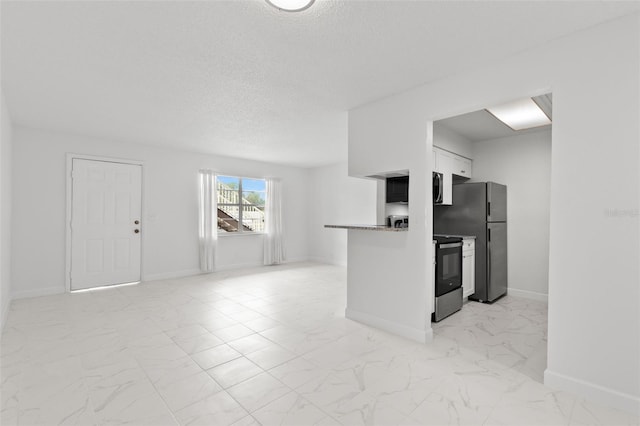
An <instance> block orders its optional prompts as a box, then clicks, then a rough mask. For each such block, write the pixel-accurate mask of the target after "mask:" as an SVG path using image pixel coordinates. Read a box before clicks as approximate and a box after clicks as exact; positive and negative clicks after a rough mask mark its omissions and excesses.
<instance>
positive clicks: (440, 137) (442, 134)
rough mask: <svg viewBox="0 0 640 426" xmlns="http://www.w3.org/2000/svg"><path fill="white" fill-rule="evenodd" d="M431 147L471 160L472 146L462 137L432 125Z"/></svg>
mask: <svg viewBox="0 0 640 426" xmlns="http://www.w3.org/2000/svg"><path fill="white" fill-rule="evenodd" d="M433 145H434V146H437V147H438V148H442V149H444V150H447V151H449V152H453V153H455V154H458V155H461V156H463V157H467V158H471V159H473V144H472V143H471V141H470V140H469V139H467V138H465V137H464V136H462V135H460V134H458V133H456V132H453V131H451V130H449V129H447V128H446V127H444V126H442V125H439V124H438V122H437V121H436V122H434V123H433Z"/></svg>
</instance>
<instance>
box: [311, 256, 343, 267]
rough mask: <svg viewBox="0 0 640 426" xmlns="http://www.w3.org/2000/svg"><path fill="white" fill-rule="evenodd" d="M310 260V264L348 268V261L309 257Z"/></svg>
mask: <svg viewBox="0 0 640 426" xmlns="http://www.w3.org/2000/svg"><path fill="white" fill-rule="evenodd" d="M308 260H309V262H316V263H324V264H327V265H336V266H347V262H346V261H342V260H335V259H327V258H326V257H319V256H318V257H316V256H311V257H309V259H308Z"/></svg>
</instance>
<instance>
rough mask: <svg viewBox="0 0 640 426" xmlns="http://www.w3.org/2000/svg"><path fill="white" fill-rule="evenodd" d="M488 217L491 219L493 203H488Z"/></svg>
mask: <svg viewBox="0 0 640 426" xmlns="http://www.w3.org/2000/svg"><path fill="white" fill-rule="evenodd" d="M487 216H488V217H489V218H491V201H488V202H487Z"/></svg>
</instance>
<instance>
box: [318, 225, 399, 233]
mask: <svg viewBox="0 0 640 426" xmlns="http://www.w3.org/2000/svg"><path fill="white" fill-rule="evenodd" d="M324 227H325V228H334V229H358V230H361V231H383V232H406V231H408V230H409V228H392V227H390V226H386V225H325V226H324Z"/></svg>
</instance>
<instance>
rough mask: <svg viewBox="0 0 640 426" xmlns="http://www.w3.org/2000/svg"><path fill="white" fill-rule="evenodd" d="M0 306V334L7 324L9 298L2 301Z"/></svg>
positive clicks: (9, 305)
mask: <svg viewBox="0 0 640 426" xmlns="http://www.w3.org/2000/svg"><path fill="white" fill-rule="evenodd" d="M2 305H3V306H2V315H0V333H2V332H3V331H4V325H5V324H6V323H7V316H8V315H9V308H11V297H8V298H7V300H3V303H2Z"/></svg>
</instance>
